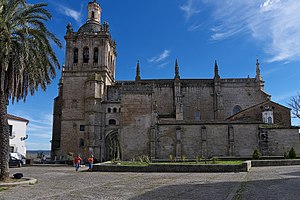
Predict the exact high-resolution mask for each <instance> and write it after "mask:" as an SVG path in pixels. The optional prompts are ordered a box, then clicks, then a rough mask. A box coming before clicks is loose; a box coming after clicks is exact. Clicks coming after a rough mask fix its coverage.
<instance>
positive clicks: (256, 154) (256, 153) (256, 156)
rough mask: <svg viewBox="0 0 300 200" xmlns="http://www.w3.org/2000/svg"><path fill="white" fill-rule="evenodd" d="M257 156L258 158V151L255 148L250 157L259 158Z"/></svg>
mask: <svg viewBox="0 0 300 200" xmlns="http://www.w3.org/2000/svg"><path fill="white" fill-rule="evenodd" d="M259 158H260V153H259V151H258V149H255V150H254V152H253V154H252V159H253V160H259Z"/></svg>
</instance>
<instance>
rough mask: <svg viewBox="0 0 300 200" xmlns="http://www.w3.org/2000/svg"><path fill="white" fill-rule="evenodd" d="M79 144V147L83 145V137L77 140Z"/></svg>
mask: <svg viewBox="0 0 300 200" xmlns="http://www.w3.org/2000/svg"><path fill="white" fill-rule="evenodd" d="M79 146H80V147H84V139H82V138H81V139H80V140H79Z"/></svg>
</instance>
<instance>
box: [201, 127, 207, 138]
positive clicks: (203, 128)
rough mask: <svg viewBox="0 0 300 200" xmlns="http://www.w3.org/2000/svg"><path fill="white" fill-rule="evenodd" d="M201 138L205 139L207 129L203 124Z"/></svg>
mask: <svg viewBox="0 0 300 200" xmlns="http://www.w3.org/2000/svg"><path fill="white" fill-rule="evenodd" d="M201 140H202V141H206V140H207V130H206V127H205V126H202V127H201Z"/></svg>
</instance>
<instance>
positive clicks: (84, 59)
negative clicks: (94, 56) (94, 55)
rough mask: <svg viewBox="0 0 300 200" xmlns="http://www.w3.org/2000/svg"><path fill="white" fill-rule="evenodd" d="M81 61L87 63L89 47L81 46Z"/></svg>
mask: <svg viewBox="0 0 300 200" xmlns="http://www.w3.org/2000/svg"><path fill="white" fill-rule="evenodd" d="M83 63H89V48H88V47H84V48H83Z"/></svg>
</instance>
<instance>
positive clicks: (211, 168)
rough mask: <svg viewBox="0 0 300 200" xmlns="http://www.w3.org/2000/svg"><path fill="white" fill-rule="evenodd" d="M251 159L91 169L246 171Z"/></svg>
mask: <svg viewBox="0 0 300 200" xmlns="http://www.w3.org/2000/svg"><path fill="white" fill-rule="evenodd" d="M250 168H251V161H246V162H244V163H242V164H240V165H219V164H150V165H149V166H120V165H110V164H106V165H103V164H102V165H94V167H93V171H102V172H248V171H249V170H250Z"/></svg>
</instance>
